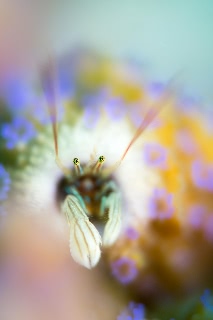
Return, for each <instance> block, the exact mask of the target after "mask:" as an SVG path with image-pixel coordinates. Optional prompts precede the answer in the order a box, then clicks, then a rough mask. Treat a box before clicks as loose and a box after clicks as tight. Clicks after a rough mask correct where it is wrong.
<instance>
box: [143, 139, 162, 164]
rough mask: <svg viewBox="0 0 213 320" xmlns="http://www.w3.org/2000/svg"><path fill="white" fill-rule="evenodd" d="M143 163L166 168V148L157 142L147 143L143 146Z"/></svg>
mask: <svg viewBox="0 0 213 320" xmlns="http://www.w3.org/2000/svg"><path fill="white" fill-rule="evenodd" d="M143 155H144V160H145V163H146V164H147V165H149V166H153V167H159V168H162V169H165V168H166V160H167V150H166V148H164V147H163V146H161V145H160V144H157V143H149V144H146V145H145V146H144V147H143Z"/></svg>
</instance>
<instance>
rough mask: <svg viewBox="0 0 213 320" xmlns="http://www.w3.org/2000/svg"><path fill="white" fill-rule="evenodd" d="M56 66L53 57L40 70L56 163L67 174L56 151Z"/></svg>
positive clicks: (68, 172)
mask: <svg viewBox="0 0 213 320" xmlns="http://www.w3.org/2000/svg"><path fill="white" fill-rule="evenodd" d="M56 78H57V77H56V68H55V63H54V61H53V59H51V58H49V60H48V62H47V65H46V66H45V68H44V69H43V72H42V87H43V91H44V93H45V96H46V99H47V107H48V112H49V116H50V120H51V124H52V130H53V140H54V149H55V156H56V159H55V160H56V163H57V165H58V167H59V168H60V169H61V170H62V172H63V173H64V174H65V175H66V176H69V174H70V170H69V169H68V168H66V167H65V166H64V165H63V164H62V163H61V160H60V158H59V151H58V126H57V99H56V88H57V84H56Z"/></svg>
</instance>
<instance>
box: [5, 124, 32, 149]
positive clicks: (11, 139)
mask: <svg viewBox="0 0 213 320" xmlns="http://www.w3.org/2000/svg"><path fill="white" fill-rule="evenodd" d="M1 133H2V137H3V138H4V139H5V140H6V147H7V148H8V149H13V148H15V147H16V146H17V145H19V144H26V143H27V142H29V141H30V140H31V139H32V138H34V137H35V135H36V130H35V128H34V126H33V124H32V123H31V122H30V121H28V120H27V119H24V118H15V119H13V120H12V122H11V123H5V124H3V125H2V130H1Z"/></svg>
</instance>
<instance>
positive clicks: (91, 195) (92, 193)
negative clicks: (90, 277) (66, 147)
mask: <svg viewBox="0 0 213 320" xmlns="http://www.w3.org/2000/svg"><path fill="white" fill-rule="evenodd" d="M50 79H51V77H49V80H50ZM48 86H49V89H50V90H49V92H50V94H49V95H48V97H47V98H48V99H47V100H48V102H49V111H50V118H51V123H52V130H53V137H54V150H55V159H56V163H57V166H58V167H59V168H60V169H61V171H62V172H63V177H62V178H61V180H60V181H59V182H58V195H57V196H58V199H59V202H60V204H61V207H60V209H61V211H62V213H63V214H64V216H65V217H66V219H67V222H68V226H69V247H70V253H71V256H72V258H73V259H74V260H75V261H76V262H77V263H79V264H80V265H83V266H84V267H86V268H88V269H91V268H93V267H95V266H96V265H97V263H98V262H99V260H100V257H101V247H103V248H106V247H109V246H111V245H113V244H114V243H115V241H116V240H117V239H118V236H119V233H120V229H121V220H122V212H121V211H122V209H121V208H122V194H121V191H120V189H119V186H118V184H117V182H116V180H115V178H114V176H113V173H114V171H115V170H116V169H117V168H118V167H119V166H120V165H121V163H122V161H123V160H124V158H125V156H126V154H127V152H128V151H129V149H130V148H131V146H132V145H133V144H134V142H135V141H136V140H137V139H138V137H139V136H140V135H141V134H142V133H143V132H144V130H145V129H146V128H147V127H148V126H149V124H150V123H151V122H152V121H153V119H154V118H155V117H156V116H157V114H158V113H159V112H160V110H161V109H162V107H164V106H165V104H166V103H167V102H168V100H169V98H170V96H171V83H169V85H168V86H167V88H165V91H164V92H163V93H162V95H161V97H160V99H159V100H158V102H155V103H154V104H153V105H151V106H149V108H148V111H147V113H146V114H145V115H144V117H143V119H142V120H141V124H140V125H139V127H138V129H137V130H136V132H135V134H134V135H133V137H132V139H131V140H130V142H129V144H128V145H127V147H126V148H125V150H124V152H123V154H122V155H121V157H120V159H118V161H117V162H115V164H114V165H112V166H109V167H105V165H104V163H105V157H104V156H103V155H100V156H99V157H97V158H96V160H95V157H94V156H91V160H90V161H89V162H88V163H81V162H80V159H78V158H77V157H75V158H74V159H73V166H72V168H68V167H66V166H64V164H63V163H62V161H61V159H60V155H59V147H58V130H57V108H56V104H57V103H56V99H55V96H54V85H49V83H48ZM73 156H76V155H73ZM106 160H107V159H106ZM103 225H104V228H103ZM97 226H100V228H98V227H97ZM101 234H102V236H101Z"/></svg>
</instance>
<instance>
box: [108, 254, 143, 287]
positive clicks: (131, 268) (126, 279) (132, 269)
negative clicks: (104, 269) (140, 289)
mask: <svg viewBox="0 0 213 320" xmlns="http://www.w3.org/2000/svg"><path fill="white" fill-rule="evenodd" d="M111 268H112V274H113V276H114V277H115V278H116V279H117V280H118V281H119V282H121V283H122V284H129V283H131V282H132V281H133V280H134V279H135V278H136V277H137V274H138V269H137V266H136V263H135V261H134V260H132V259H130V258H128V257H121V258H119V259H118V260H116V261H114V262H113V263H112V265H111Z"/></svg>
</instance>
